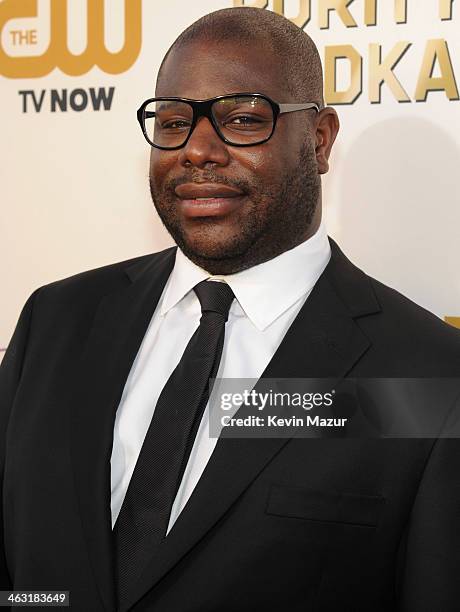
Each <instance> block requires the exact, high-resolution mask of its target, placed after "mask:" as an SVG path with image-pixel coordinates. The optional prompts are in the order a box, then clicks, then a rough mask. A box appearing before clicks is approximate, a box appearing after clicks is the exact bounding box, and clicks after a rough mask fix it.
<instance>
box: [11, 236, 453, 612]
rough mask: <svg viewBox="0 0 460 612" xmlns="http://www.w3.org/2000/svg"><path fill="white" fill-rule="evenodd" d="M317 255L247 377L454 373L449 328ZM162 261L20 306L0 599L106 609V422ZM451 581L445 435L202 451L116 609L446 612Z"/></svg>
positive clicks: (79, 279)
mask: <svg viewBox="0 0 460 612" xmlns="http://www.w3.org/2000/svg"><path fill="white" fill-rule="evenodd" d="M331 246H332V257H331V260H330V262H329V264H328V266H327V268H326V269H325V271H324V273H323V274H322V276H321V277H320V279H319V280H318V282H317V284H316V285H315V287H314V289H313V291H312V293H311V295H310V296H309V298H308V300H307V301H306V303H305V305H304V306H303V308H302V309H301V311H300V312H299V314H298V316H297V317H296V319H295V321H294V322H293V324H292V326H291V327H290V328H289V330H288V332H287V334H286V336H285V337H284V339H283V341H282V343H281V345H280V346H279V348H278V350H277V351H276V353H275V355H274V357H273V359H272V360H271V362H270V364H269V365H268V367H267V369H266V370H265V372H264V374H263V376H264V377H272V378H275V377H297V378H300V377H323V376H324V377H344V376H347V377H351V376H353V377H367V376H373V377H382V376H389V377H391V376H393V377H401V376H405V377H411V376H413V377H421V376H440V377H455V376H456V377H458V376H459V373H460V334H459V333H458V331H457V330H455V329H454V328H451V327H449V326H447V325H445V324H444V323H442V322H441V321H439V319H437V318H436V317H435V316H433V315H432V314H430V313H428V312H427V311H425V310H423V309H422V308H420V307H418V306H416V305H415V304H413V303H412V302H410V301H409V300H407V299H406V298H404V297H403V296H401V295H400V294H398V293H397V292H396V291H394V290H392V289H390V288H388V287H386V286H384V285H382V284H381V283H379V282H377V281H375V280H373V279H371V278H369V277H368V276H367V275H366V274H364V273H363V272H362V271H360V270H359V269H358V268H356V267H355V266H354V265H353V264H352V263H351V262H350V261H349V260H348V259H347V258H346V257H345V256H344V255H343V253H342V252H341V251H340V249H339V248H338V247H337V245H336V244H335V243H334V242H333V241H331ZM174 259H175V248H170V249H167V250H165V251H162V252H160V253H155V254H151V255H146V256H143V257H137V258H135V259H133V260H130V261H127V262H121V263H117V264H114V265H110V266H105V267H103V268H99V269H97V270H91V271H88V272H84V273H82V274H78V275H76V276H73V277H71V278H68V279H64V280H61V281H58V282H55V283H52V284H50V285H47V286H45V287H41V288H39V289H37V290H36V291H35V292H34V293H33V294H32V295H31V297H30V298H29V299H28V301H27V303H26V305H25V306H24V309H23V311H22V313H21V316H20V319H19V322H18V325H17V328H16V330H15V333H14V336H13V338H12V340H11V343H10V346H9V348H8V350H7V353H6V355H5V357H4V360H3V363H2V366H1V371H0V372H1V374H0V440H1V445H0V461H1V468H2V469H1V473H2V475H3V477H4V478H3V506H2V509H3V517H2V520H3V527H4V530H3V531H4V546H2V547H1V563H0V567H1V569H0V577H1V578H0V579H1V585H0V586H1V587H2V588H3V589H8V588H11V587H14V588H15V589H17V590H18V589H29V590H33V589H35V590H47V589H50V590H51V589H53V590H59V589H62V590H70V601H71V608H72V609H73V610H76V611H77V610H78V611H80V610H81V611H85V612H86V611H94V612H103V611H105V612H111V611H113V610H115V609H116V601H115V589H114V583H113V569H112V568H113V556H112V555H113V552H112V538H111V535H112V532H111V513H110V457H111V450H112V436H113V426H114V419H115V413H116V410H117V407H118V404H119V400H120V396H121V393H122V390H123V387H124V384H125V381H126V378H127V376H128V373H129V371H130V368H131V365H132V362H133V360H134V358H135V356H136V353H137V351H138V349H139V346H140V343H141V341H142V339H143V336H144V334H145V331H146V329H147V326H148V323H149V321H150V319H151V317H152V314H153V312H154V309H155V306H156V304H157V302H158V299H159V297H160V295H161V292H162V290H163V288H164V285H165V283H166V281H167V279H168V276H169V274H170V272H171V270H172V268H173V265H174ZM299 274H302V270H299ZM459 575H460V443H459V441H457V440H455V439H448V440H438V441H435V440H433V439H413V440H396V439H392V440H371V439H362V440H357V439H354V440H346V439H342V440H341V439H321V438H319V439H307V440H306V439H298V438H296V437H294V438H291V439H276V438H271V439H256V440H254V439H252V440H251V439H243V440H242V439H220V440H219V442H218V444H217V446H216V449H215V451H214V453H213V455H212V457H211V459H210V461H209V463H208V465H207V467H206V469H205V471H204V473H203V475H202V477H201V479H200V481H199V483H198V485H197V487H196V489H195V491H194V492H193V494H192V496H191V498H190V500H189V502H188V503H187V505H186V507H185V509H184V510H183V511H182V513H181V514H180V516H179V518H178V520H177V522H176V523H175V525H174V527H173V529H172V531H171V532H170V534H169V535H168V537H167V538H166V540H164V542H163V543H162V545H161V546H160V551H159V553H158V554H157V555H156V556H155V557H154V558H152V561H151V563H150V565H149V567H147V568H146V569H145V571H144V573H143V575H142V578H141V580H140V581H139V582H138V583H137V584H136V585H133V588H132V593H131V607H130V608H129V609H131V610H133V611H135V612H141V611H143V610H155V611H156V612H175V611H178V612H179V611H180V612H198V611H199V612H211V611H212V612H216V611H217V610H219V612H225V611H236V610H238V611H241V612H244V611H248V612H249V611H251V612H253V611H255V610H261V611H264V612H266V611H271V610H276V611H279V610H288V611H297V610H299V611H300V610H302V611H330V612H332V611H333V612H338V611H350V612H351V611H353V612H357V611H361V610H362V611H366V612H370V611H372V612H378V611H383V610H385V611H388V610H404V611H411V612H425V611H426V612H434V611H435V610H436V611H439V612H454V611H458V610H460V579H459Z"/></svg>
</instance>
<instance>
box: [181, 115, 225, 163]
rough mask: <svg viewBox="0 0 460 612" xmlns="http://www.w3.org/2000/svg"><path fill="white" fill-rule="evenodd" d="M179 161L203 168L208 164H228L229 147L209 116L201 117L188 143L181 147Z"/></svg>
mask: <svg viewBox="0 0 460 612" xmlns="http://www.w3.org/2000/svg"><path fill="white" fill-rule="evenodd" d="M179 161H180V163H181V164H182V165H186V164H188V163H190V164H192V165H193V166H197V167H199V168H202V167H204V166H206V164H217V165H219V166H225V165H226V164H228V161H229V155H228V149H227V146H226V144H225V142H223V140H221V138H220V137H219V135H218V134H217V133H216V130H215V129H214V126H213V125H212V123H211V122H210V121H209V119H208V118H207V117H199V119H198V121H197V123H196V125H195V128H194V130H193V132H192V134H191V136H190V138H189V139H188V142H187V144H186V145H185V146H184V147H183V148H182V149H180V157H179Z"/></svg>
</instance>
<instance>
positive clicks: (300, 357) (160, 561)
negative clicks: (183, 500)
mask: <svg viewBox="0 0 460 612" xmlns="http://www.w3.org/2000/svg"><path fill="white" fill-rule="evenodd" d="M331 247H332V257H331V261H330V262H329V264H328V266H327V268H326V270H325V272H324V273H323V275H322V276H321V277H320V279H319V280H318V282H317V283H316V285H315V287H314V289H313V291H312V293H311V294H310V296H309V298H308V299H307V301H306V302H305V304H304V306H303V307H302V309H301V310H300V312H299V314H298V316H297V317H296V319H295V320H294V322H293V323H292V325H291V327H290V328H289V330H288V331H287V333H286V335H285V337H284V338H283V341H282V342H281V344H280V346H279V347H278V350H277V351H276V353H275V355H274V356H273V358H272V360H271V361H270V363H269V364H268V366H267V368H266V370H265V371H264V373H263V374H262V377H263V378H310V377H311V378H315V377H330V378H341V377H343V376H346V375H347V373H348V372H349V371H350V370H351V368H352V367H353V366H354V364H355V363H356V362H357V361H358V360H359V359H360V357H361V356H362V355H363V354H364V352H365V351H366V350H367V349H368V347H369V345H370V343H369V340H368V339H367V338H366V336H365V335H364V334H363V333H362V331H361V330H360V328H359V327H358V325H357V324H356V323H355V321H354V319H355V318H357V317H359V316H362V315H364V314H369V313H372V312H377V311H378V310H379V306H378V303H377V301H376V298H375V297H374V293H373V291H372V289H371V287H370V284H369V280H368V279H367V277H366V276H365V275H364V274H363V273H362V272H361V271H360V270H358V269H357V268H355V267H354V266H353V265H352V264H351V263H350V262H349V261H348V260H347V259H346V258H345V256H344V255H343V254H342V253H341V251H340V249H339V248H338V247H337V245H336V244H335V243H334V242H333V241H332V240H331ZM288 442H289V439H287V438H265V439H232V438H220V439H219V440H218V442H217V445H216V447H215V450H214V453H213V455H212V457H211V459H210V460H209V462H208V464H207V466H206V468H205V470H204V472H203V474H202V476H201V478H200V480H199V482H198V484H197V486H196V488H195V490H194V491H193V493H192V495H191V497H190V499H189V501H188V503H187V505H186V506H185V508H184V509H183V511H182V512H181V514H180V515H179V517H178V519H177V521H176V522H175V524H174V526H173V528H172V529H171V531H170V533H169V534H168V537H167V538H166V539H165V540H164V541H163V543H162V544H161V545H160V546H159V548H158V550H157V552H156V554H155V556H154V557H153V558H152V560H151V562H150V563H149V564H148V565H147V567H146V568H145V570H144V572H143V573H142V575H141V577H140V579H139V580H138V582H137V583H136V584H135V585H133V588H132V590H131V593H130V596H129V598H128V604H127V607H126V608H124V609H123V611H124V610H127V609H129V607H131V606H132V605H133V604H134V603H135V602H136V601H137V600H139V599H140V598H141V597H142V596H143V595H145V593H146V592H147V591H148V590H150V589H151V588H152V587H153V586H154V585H155V584H156V583H157V582H158V581H159V580H160V579H161V578H162V577H163V576H164V575H165V574H166V573H167V572H168V571H169V570H171V569H172V568H173V567H174V565H175V564H177V563H178V562H179V561H180V559H181V558H182V557H183V556H184V555H185V554H186V553H187V552H188V551H189V550H190V549H191V548H192V547H193V546H194V545H195V544H197V543H198V542H199V541H200V540H201V539H202V538H203V537H204V535H205V534H206V533H207V532H208V531H209V530H210V529H211V528H212V527H213V526H214V525H215V524H216V523H217V521H218V520H219V519H220V518H221V517H222V516H223V514H224V513H225V512H226V511H227V510H228V509H229V508H230V507H231V505H232V504H233V503H235V501H236V500H237V499H238V498H239V496H240V495H241V494H242V493H244V491H245V490H246V489H247V488H248V487H249V485H250V484H251V482H252V481H253V480H254V479H255V478H256V477H257V475H258V474H259V473H260V472H261V470H263V468H264V467H265V466H266V465H267V463H268V462H269V461H271V460H272V459H273V458H274V457H275V455H276V454H277V453H279V452H280V451H281V449H282V448H283V446H284V445H285V444H287V443H288Z"/></svg>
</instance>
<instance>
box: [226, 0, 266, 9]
mask: <svg viewBox="0 0 460 612" xmlns="http://www.w3.org/2000/svg"><path fill="white" fill-rule="evenodd" d="M267 5H268V0H255V2H251V4H246V2H245V1H244V0H233V6H255V7H256V8H267Z"/></svg>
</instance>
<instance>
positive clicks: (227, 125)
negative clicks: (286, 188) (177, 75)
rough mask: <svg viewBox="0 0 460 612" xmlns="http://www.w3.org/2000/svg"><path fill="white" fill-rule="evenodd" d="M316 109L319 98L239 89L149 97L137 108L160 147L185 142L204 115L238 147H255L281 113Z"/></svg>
mask: <svg viewBox="0 0 460 612" xmlns="http://www.w3.org/2000/svg"><path fill="white" fill-rule="evenodd" d="M309 109H315V111H316V112H319V106H318V105H317V104H316V103H315V102H306V103H304V104H278V103H277V102H274V101H273V100H271V99H270V98H269V97H268V96H266V95H263V94H260V93H235V94H230V95H224V96H216V97H215V98H208V99H207V100H191V99H189V98H177V97H171V98H167V97H160V98H149V99H148V100H145V102H143V103H142V105H141V106H140V108H139V109H138V111H137V119H138V121H139V124H140V126H141V129H142V133H143V134H144V136H145V139H146V140H147V142H148V143H149V144H150V145H151V146H152V147H156V148H158V149H164V150H174V149H180V148H181V147H183V146H185V145H186V143H187V141H188V140H189V138H190V136H191V134H192V132H193V129H194V128H195V126H196V124H197V121H198V119H199V118H200V117H207V118H208V119H209V121H210V122H211V124H212V125H213V127H214V129H215V130H216V132H217V134H218V135H219V136H220V138H221V139H222V140H223V141H224V142H225V143H226V144H229V145H232V146H235V147H251V146H253V145H257V144H262V143H264V142H267V140H269V138H271V136H272V134H273V132H274V131H275V126H276V122H277V120H278V117H279V115H281V114H283V113H292V112H295V111H300V110H309Z"/></svg>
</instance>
